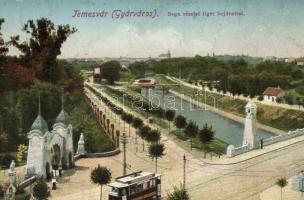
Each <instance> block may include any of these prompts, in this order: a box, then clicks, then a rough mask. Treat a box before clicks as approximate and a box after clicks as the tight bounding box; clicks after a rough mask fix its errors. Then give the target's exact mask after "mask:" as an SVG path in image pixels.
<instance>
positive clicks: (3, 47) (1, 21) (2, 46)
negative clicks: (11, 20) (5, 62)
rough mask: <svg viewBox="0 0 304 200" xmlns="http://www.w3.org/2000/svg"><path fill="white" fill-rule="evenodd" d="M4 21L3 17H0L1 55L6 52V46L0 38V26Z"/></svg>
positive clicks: (0, 34)
mask: <svg viewBox="0 0 304 200" xmlns="http://www.w3.org/2000/svg"><path fill="white" fill-rule="evenodd" d="M4 22H5V20H4V19H3V18H0V56H1V55H6V53H7V52H8V48H7V47H6V45H5V43H4V40H3V38H2V33H1V26H2V24H3V23H4Z"/></svg>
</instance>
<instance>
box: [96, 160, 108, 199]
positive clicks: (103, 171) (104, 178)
mask: <svg viewBox="0 0 304 200" xmlns="http://www.w3.org/2000/svg"><path fill="white" fill-rule="evenodd" d="M111 178H112V173H111V171H110V170H109V169H108V168H106V167H102V166H100V165H98V166H97V167H96V168H94V169H93V170H92V171H91V181H92V182H93V183H95V184H98V185H100V200H102V185H105V184H108V183H110V181H111Z"/></svg>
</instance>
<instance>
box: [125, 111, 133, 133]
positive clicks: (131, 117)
mask: <svg viewBox="0 0 304 200" xmlns="http://www.w3.org/2000/svg"><path fill="white" fill-rule="evenodd" d="M132 121H133V115H131V114H127V115H126V122H127V123H128V124H129V136H130V127H131V123H132Z"/></svg>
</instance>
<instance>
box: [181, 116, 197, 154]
mask: <svg viewBox="0 0 304 200" xmlns="http://www.w3.org/2000/svg"><path fill="white" fill-rule="evenodd" d="M184 133H185V135H186V136H188V137H190V148H191V149H192V138H195V137H196V136H197V133H198V126H197V125H196V123H195V122H193V121H190V122H189V123H188V124H187V126H186V128H185V130H184Z"/></svg>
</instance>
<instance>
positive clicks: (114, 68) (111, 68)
mask: <svg viewBox="0 0 304 200" xmlns="http://www.w3.org/2000/svg"><path fill="white" fill-rule="evenodd" d="M100 67H101V71H102V77H103V78H104V79H107V81H108V83H109V84H110V85H113V84H114V82H115V81H117V80H119V72H120V69H121V65H120V63H119V62H118V61H109V62H105V63H102V64H101V66H100Z"/></svg>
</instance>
